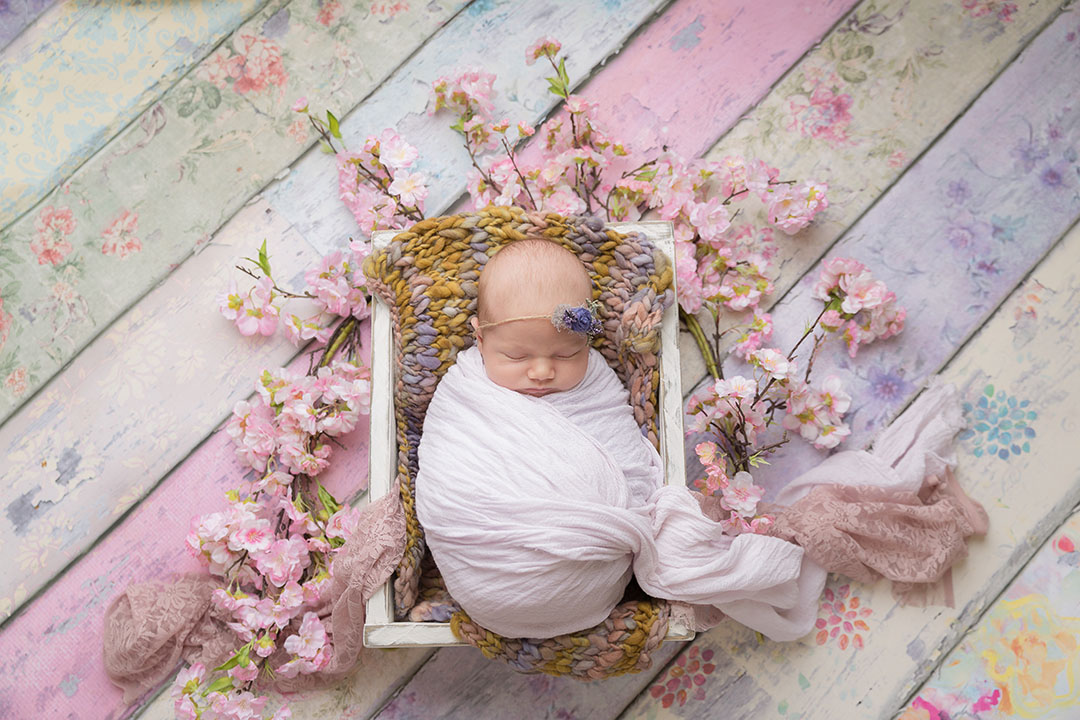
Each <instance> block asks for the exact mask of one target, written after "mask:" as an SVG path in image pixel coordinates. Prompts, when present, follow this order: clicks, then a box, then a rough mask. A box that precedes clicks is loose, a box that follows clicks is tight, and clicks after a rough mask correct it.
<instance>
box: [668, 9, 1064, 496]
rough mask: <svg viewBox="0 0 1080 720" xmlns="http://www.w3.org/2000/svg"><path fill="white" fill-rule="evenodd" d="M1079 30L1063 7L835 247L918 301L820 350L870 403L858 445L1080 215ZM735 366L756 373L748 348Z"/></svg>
mask: <svg viewBox="0 0 1080 720" xmlns="http://www.w3.org/2000/svg"><path fill="white" fill-rule="evenodd" d="M1076 29H1077V23H1076V21H1075V19H1074V18H1073V16H1072V15H1071V14H1069V13H1064V14H1061V15H1059V16H1058V17H1057V19H1056V20H1055V21H1054V22H1053V23H1052V24H1051V25H1050V26H1048V27H1047V28H1046V29H1045V30H1044V31H1043V32H1042V33H1041V34H1040V35H1039V36H1038V37H1037V38H1036V39H1035V40H1034V41H1033V42H1032V43H1031V44H1030V45H1029V46H1028V47H1027V48H1026V49H1025V50H1024V52H1023V54H1022V55H1021V56H1020V57H1019V58H1018V60H1017V61H1016V62H1014V63H1013V64H1012V65H1010V66H1009V68H1008V69H1007V70H1006V71H1005V72H1003V73H1002V74H1001V75H1000V76H999V78H998V79H997V80H996V81H995V82H994V83H993V84H992V85H991V86H990V87H989V88H987V89H986V90H985V91H984V92H983V93H982V94H981V95H980V97H979V98H978V100H977V101H976V102H975V103H974V104H973V105H972V107H971V108H970V109H969V110H968V111H967V112H966V113H965V114H964V115H962V116H961V117H960V118H959V119H958V120H957V121H956V122H955V123H954V124H953V125H952V126H951V127H950V128H949V130H948V132H946V133H945V134H944V135H943V136H942V137H941V138H940V139H939V140H938V141H937V142H936V144H935V145H934V146H933V147H932V148H931V149H930V150H929V151H927V152H926V153H925V154H924V155H923V156H922V157H921V158H920V160H919V161H918V162H917V163H916V164H915V165H914V166H913V167H911V168H910V169H909V170H908V172H907V173H906V174H905V175H904V176H903V178H902V179H901V180H900V181H899V182H897V183H896V184H894V185H893V186H892V187H891V188H890V189H889V190H888V192H886V193H885V194H884V195H882V196H881V197H880V198H879V199H878V200H877V201H876V204H875V205H874V207H873V209H872V210H871V211H870V212H868V213H866V214H865V215H863V216H862V217H861V218H860V219H859V220H858V221H857V222H856V223H855V224H854V225H853V226H851V228H850V229H848V231H847V232H846V233H845V235H844V236H843V238H842V239H841V240H839V241H838V242H837V243H835V244H834V245H833V247H832V248H830V249H829V252H828V255H829V256H830V257H836V256H844V257H853V258H855V259H856V260H859V261H860V262H863V263H864V264H866V265H868V266H869V267H870V268H872V270H873V273H874V276H875V277H876V278H879V279H881V280H884V281H885V282H886V284H887V285H888V286H889V287H890V288H891V289H892V290H894V291H895V292H896V293H897V295H898V297H899V299H900V303H901V304H902V305H904V306H906V307H907V311H908V322H907V327H906V328H905V330H904V331H903V333H902V334H901V335H900V336H898V337H896V338H893V339H890V340H888V341H884V342H879V343H876V344H873V345H869V346H866V347H864V348H863V349H861V350H860V351H859V356H858V358H857V359H855V360H851V359H850V358H848V356H847V353H846V352H845V351H844V350H843V344H842V343H841V342H839V341H837V340H835V339H834V340H833V341H832V342H830V343H828V344H827V345H825V346H824V347H823V349H822V351H821V352H820V353H819V355H818V357H817V359H816V360H815V365H814V373H815V377H816V378H818V379H819V381H820V380H821V379H824V378H825V377H827V376H829V375H830V374H833V375H836V376H838V377H840V378H842V379H843V380H844V384H845V388H846V389H847V391H848V392H850V393H851V394H852V395H853V396H854V397H855V398H856V399H857V400H858V401H859V405H858V406H857V408H855V409H854V410H853V412H851V413H849V415H848V417H847V418H846V422H848V423H849V424H850V426H851V437H850V438H849V439H848V441H847V442H848V444H849V445H854V446H859V445H863V444H865V443H867V442H868V441H869V440H870V437H871V435H872V434H873V432H874V431H876V430H877V429H879V428H881V427H882V426H883V425H884V424H885V423H886V422H887V421H888V420H889V419H890V418H891V417H893V416H894V415H895V414H896V413H897V412H899V410H900V409H902V408H903V407H904V406H905V405H906V404H907V402H908V401H909V400H910V399H911V397H912V395H913V394H914V392H915V391H916V390H917V389H918V387H919V386H920V384H921V383H922V382H924V381H925V379H926V378H927V377H929V376H930V375H932V374H933V373H935V372H937V370H938V368H940V367H941V366H942V365H943V364H944V363H945V362H946V361H947V360H948V358H949V357H950V356H951V354H952V353H953V351H954V349H955V348H956V347H959V346H960V345H962V344H963V342H964V341H965V340H966V338H967V337H969V336H970V335H971V333H972V332H974V331H975V330H976V329H977V328H978V327H979V326H980V325H981V324H982V323H983V322H984V320H985V318H986V317H988V315H989V314H990V313H991V312H992V311H993V310H994V308H996V307H997V305H998V303H1000V302H1001V300H1002V298H1004V297H1006V296H1007V295H1008V293H1009V292H1011V290H1012V288H1013V287H1014V286H1015V285H1016V283H1018V282H1019V281H1020V279H1021V278H1022V277H1023V276H1024V275H1025V274H1026V273H1027V271H1028V270H1029V269H1030V268H1031V267H1032V266H1034V265H1035V264H1036V263H1037V262H1038V261H1039V259H1040V258H1041V257H1042V256H1043V254H1044V253H1045V252H1046V251H1047V249H1048V248H1049V247H1050V246H1051V245H1052V244H1053V243H1054V242H1055V241H1056V240H1057V239H1058V238H1059V237H1061V235H1062V233H1063V232H1064V231H1065V230H1066V229H1067V228H1068V227H1069V226H1071V225H1072V223H1073V222H1074V221H1075V219H1076V217H1077V214H1078V213H1080V192H1078V188H1080V175H1078V173H1077V168H1078V167H1080V164H1078V157H1077V148H1078V147H1080V117H1078V116H1077V115H1076V113H1073V112H1071V111H1070V110H1069V108H1073V107H1075V106H1076V103H1077V102H1078V101H1080V78H1078V77H1076V76H1075V73H1070V72H1069V71H1068V70H1067V69H1065V66H1063V65H1062V63H1061V61H1060V58H1063V57H1066V58H1070V59H1072V58H1077V59H1078V60H1080V40H1078V36H1077V32H1076ZM811 240H813V238H811ZM818 267H820V265H819V266H818ZM817 276H818V269H817V268H815V269H814V270H812V271H811V272H808V273H807V274H806V275H804V276H803V277H802V279H801V280H799V282H798V284H796V285H795V286H794V287H793V288H792V289H791V290H790V291H789V292H788V293H787V295H786V296H785V297H784V299H783V301H782V302H781V303H780V304H779V305H778V306H776V307H774V308H773V313H774V315H773V322H774V327H775V335H774V341H775V343H776V344H777V345H778V346H782V347H790V346H791V344H793V343H794V341H795V339H797V338H798V337H799V336H800V335H801V334H802V331H803V327H804V323H805V322H807V321H809V320H812V319H813V318H814V317H816V316H817V313H818V312H819V309H820V303H819V301H816V300H813V299H812V297H811V289H812V286H813V284H814V282H815V281H816V279H817ZM945 309H948V311H947V312H946V311H944V310H945ZM725 368H726V372H727V373H728V374H732V373H739V372H744V373H745V372H747V370H746V366H745V365H741V364H740V363H737V362H736V361H735V358H729V360H728V362H726V363H725ZM702 387H704V384H702V385H699V386H698V388H696V389H701V388H702ZM694 443H695V439H693V438H691V439H689V440H688V443H687V448H688V455H692V454H693V452H692V448H693V445H694ZM821 457H822V454H821V452H820V451H816V450H814V449H813V448H812V447H811V446H810V445H808V444H807V443H803V442H801V441H795V442H792V443H790V444H789V445H787V446H785V447H784V448H782V449H781V450H780V452H779V453H777V454H776V455H775V456H774V457H773V459H771V460H770V462H771V465H769V466H767V467H764V468H761V469H759V472H758V473H755V476H759V477H760V479H761V480H763V481H764V482H765V483H766V485H768V486H770V487H772V488H773V489H775V488H776V487H779V486H782V484H783V483H784V482H785V481H786V480H785V478H788V479H789V478H791V477H794V476H795V475H798V474H799V473H800V472H802V471H804V470H806V469H808V468H809V467H811V466H812V465H813V464H815V463H817V462H819V461H820V459H821ZM687 467H688V468H695V467H696V466H695V464H694V463H693V462H688V465H687ZM691 472H693V471H692V470H691Z"/></svg>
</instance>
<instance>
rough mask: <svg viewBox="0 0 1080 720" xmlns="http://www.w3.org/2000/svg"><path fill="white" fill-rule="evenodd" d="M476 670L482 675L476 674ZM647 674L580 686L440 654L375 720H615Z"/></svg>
mask: <svg viewBox="0 0 1080 720" xmlns="http://www.w3.org/2000/svg"><path fill="white" fill-rule="evenodd" d="M680 645H681V643H664V644H663V645H661V646H660V647H659V648H658V649H657V651H656V652H655V653H653V655H654V663H655V666H656V667H659V666H662V665H663V664H664V663H665V662H667V660H669V659H670V658H671V657H672V656H673V655H674V654H675V651H676V649H677V648H678V647H679V646H680ZM478 664H481V665H480V666H481V667H484V669H485V671H484V672H477V670H476V668H477V666H478ZM648 680H649V674H648V673H647V672H642V673H638V674H635V675H623V676H621V677H617V678H612V679H610V680H603V681H599V682H591V683H586V682H581V681H580V680H573V679H571V678H564V677H552V676H550V675H523V674H521V673H519V672H517V671H516V670H513V669H511V668H510V667H509V666H507V665H503V664H502V663H494V662H492V661H491V660H487V659H485V658H484V657H483V656H482V655H481V654H480V651H479V650H477V649H476V648H443V649H441V650H439V652H438V653H436V655H435V657H434V658H433V659H432V660H430V661H429V662H428V663H427V664H426V665H424V667H423V668H421V669H420V671H419V672H418V673H417V674H416V675H415V677H414V678H413V679H412V681H411V682H409V684H408V685H406V686H404V687H403V688H402V689H401V690H400V691H399V692H398V694H397V695H396V696H395V697H394V699H393V700H392V701H391V702H390V703H389V704H388V705H387V706H386V707H385V708H383V709H382V711H381V712H379V714H378V715H376V716H375V717H376V718H379V719H380V720H428V718H469V719H470V720H472V719H473V718H475V719H476V720H483V719H485V718H492V719H493V720H501V719H502V718H509V717H513V718H522V720H532V719H533V718H589V720H593V719H594V718H595V719H596V720H600V719H601V718H613V717H615V716H616V715H618V713H619V711H620V710H621V709H622V707H623V705H624V703H625V702H626V701H625V698H629V697H633V696H634V695H636V694H637V693H638V692H640V690H641V689H642V688H643V687H644V686H645V685H646V684H647V683H648Z"/></svg>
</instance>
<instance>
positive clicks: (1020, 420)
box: [959, 385, 1039, 460]
mask: <svg viewBox="0 0 1080 720" xmlns="http://www.w3.org/2000/svg"><path fill="white" fill-rule="evenodd" d="M1030 405H1031V401H1030V400H1018V399H1017V398H1016V397H1014V396H1012V395H1009V394H1008V393H1006V392H1005V391H1004V390H998V391H997V392H995V391H994V386H993V385H987V386H986V387H984V388H983V390H982V393H980V395H979V399H978V400H976V401H974V402H965V403H964V415H965V417H966V418H967V421H968V428H967V429H966V430H964V431H963V432H962V433H961V434H960V437H959V439H960V440H961V441H962V442H965V443H966V444H967V445H968V446H969V447H970V448H971V453H972V454H973V455H974V456H975V457H982V456H983V454H986V455H989V456H994V455H996V456H997V457H999V458H1000V459H1002V460H1008V459H1009V458H1010V457H1013V456H1015V455H1020V454H1021V453H1028V452H1031V441H1032V440H1033V439H1034V438H1035V428H1033V427H1032V426H1031V423H1032V422H1033V421H1034V420H1035V419H1036V418H1038V417H1039V414H1038V413H1037V412H1036V411H1035V410H1032V409H1030Z"/></svg>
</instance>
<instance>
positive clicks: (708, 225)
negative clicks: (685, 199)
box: [689, 197, 731, 242]
mask: <svg viewBox="0 0 1080 720" xmlns="http://www.w3.org/2000/svg"><path fill="white" fill-rule="evenodd" d="M689 216H690V223H691V224H692V225H694V227H696V228H697V231H698V234H699V235H701V239H702V240H705V241H706V242H709V241H710V240H716V239H718V238H719V237H720V236H721V235H722V234H723V233H724V232H725V231H726V230H727V229H728V228H729V227H730V226H731V220H730V218H729V217H728V211H727V208H726V207H725V206H724V202H723V199H722V198H720V197H713V198H711V199H709V200H708V201H706V202H703V203H691V209H690V213H689Z"/></svg>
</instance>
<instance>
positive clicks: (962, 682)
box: [899, 287, 1080, 720]
mask: <svg viewBox="0 0 1080 720" xmlns="http://www.w3.org/2000/svg"><path fill="white" fill-rule="evenodd" d="M1040 289H1042V290H1045V288H1040V287H1034V288H1032V290H1033V292H1032V295H1033V296H1034V297H1039V291H1040ZM1034 313H1035V314H1032V311H1031V310H1029V309H1027V308H1023V309H1019V320H1024V321H1025V322H1026V323H1027V324H1030V323H1039V322H1040V321H1042V320H1045V319H1046V315H1045V313H1039V312H1038V311H1034ZM1077 389H1078V388H1077V387H1072V388H1070V390H1071V391H1072V392H1071V393H1070V394H1071V395H1072V396H1073V397H1075V391H1076V390H1077ZM1029 407H1034V405H1032V406H1029ZM1040 443H1041V438H1040ZM1078 546H1080V513H1074V514H1073V516H1072V517H1071V518H1069V519H1068V520H1067V521H1066V522H1065V523H1064V524H1063V525H1062V526H1061V527H1060V528H1058V529H1057V530H1056V531H1055V532H1054V534H1053V535H1051V536H1050V538H1049V539H1048V540H1047V541H1046V542H1045V543H1043V546H1042V547H1041V548H1040V549H1039V551H1038V553H1036V554H1035V556H1034V557H1033V558H1032V559H1031V561H1030V562H1029V563H1028V564H1027V565H1026V566H1025V567H1024V568H1023V570H1021V572H1020V574H1019V575H1017V576H1016V578H1015V579H1014V580H1013V581H1012V582H1011V583H1009V587H1007V588H1006V589H1005V591H1004V592H1003V593H1002V594H1001V596H1000V597H998V598H997V599H996V600H995V601H994V604H993V605H992V606H990V607H989V608H988V609H987V611H986V613H985V614H984V615H983V616H982V618H981V619H980V620H979V622H978V624H976V625H974V626H973V627H972V628H971V629H970V630H968V632H967V633H966V634H965V635H964V637H963V640H962V641H961V642H960V643H959V644H958V645H957V646H956V647H955V648H953V650H952V652H950V653H949V654H948V655H946V656H945V657H944V658H943V659H942V660H941V663H940V664H939V665H938V666H937V669H935V670H934V673H933V675H932V676H931V677H930V678H929V679H928V680H927V681H926V683H925V684H924V685H923V686H922V687H921V688H919V691H918V693H917V694H916V695H915V697H914V698H912V700H911V702H910V703H909V704H908V705H907V707H906V708H905V711H904V712H903V713H902V714H900V716H899V720H918V718H920V717H925V716H928V715H930V714H931V713H933V712H937V713H938V714H939V715H941V716H942V717H944V713H948V715H949V717H954V718H958V719H959V718H970V717H975V716H982V717H999V718H1009V717H1024V718H1030V719H1032V720H1070V718H1072V717H1075V715H1076V707H1077V705H1080V683H1078V682H1076V680H1077V673H1078V670H1077V667H1076V665H1077V662H1078V661H1080V654H1077V652H1076V638H1077V637H1080V617H1078V615H1080V612H1078V609H1080V571H1078V567H1080V552H1078V551H1077V547H1078ZM991 708H993V709H991Z"/></svg>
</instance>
